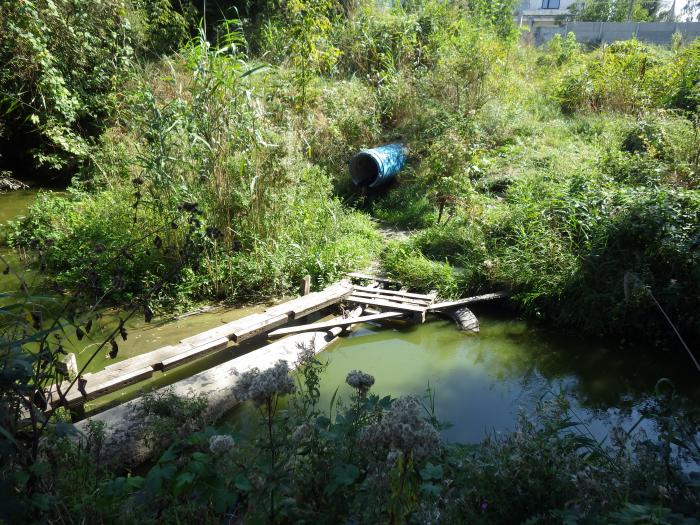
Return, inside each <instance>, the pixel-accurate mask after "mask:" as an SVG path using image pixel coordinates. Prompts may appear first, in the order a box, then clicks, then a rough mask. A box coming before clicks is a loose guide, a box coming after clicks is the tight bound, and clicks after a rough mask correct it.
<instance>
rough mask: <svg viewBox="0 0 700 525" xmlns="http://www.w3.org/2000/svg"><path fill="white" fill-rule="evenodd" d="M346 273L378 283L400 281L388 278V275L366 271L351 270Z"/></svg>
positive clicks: (353, 277) (395, 282) (349, 275)
mask: <svg viewBox="0 0 700 525" xmlns="http://www.w3.org/2000/svg"><path fill="white" fill-rule="evenodd" d="M346 275H347V276H348V277H351V278H352V279H365V280H368V281H377V282H378V283H387V284H399V282H398V281H394V280H393V279H387V278H386V277H379V276H377V275H369V274H366V273H360V272H351V273H348V274H346Z"/></svg>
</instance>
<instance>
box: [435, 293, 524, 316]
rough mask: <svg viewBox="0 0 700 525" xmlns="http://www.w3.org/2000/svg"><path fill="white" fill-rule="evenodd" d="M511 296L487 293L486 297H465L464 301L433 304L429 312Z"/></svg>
mask: <svg viewBox="0 0 700 525" xmlns="http://www.w3.org/2000/svg"><path fill="white" fill-rule="evenodd" d="M509 296H510V293H508V292H494V293H487V294H484V295H475V296H473V297H465V298H464V299H458V300H457V301H447V302H443V303H435V304H431V305H430V306H428V310H429V311H431V312H432V311H434V310H444V309H446V308H455V307H457V306H464V305H467V304H470V303H477V302H479V301H492V300H494V299H503V298H505V297H509Z"/></svg>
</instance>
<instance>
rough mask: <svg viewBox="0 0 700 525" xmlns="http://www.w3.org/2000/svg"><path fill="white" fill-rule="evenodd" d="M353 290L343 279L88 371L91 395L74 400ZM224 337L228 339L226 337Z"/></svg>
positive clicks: (270, 325)
mask: <svg viewBox="0 0 700 525" xmlns="http://www.w3.org/2000/svg"><path fill="white" fill-rule="evenodd" d="M350 293H352V285H351V284H350V283H349V282H348V281H340V282H337V283H334V284H332V285H330V286H328V287H327V288H325V289H324V290H321V291H319V292H313V293H311V294H309V295H307V296H305V297H298V298H296V299H292V300H291V301H287V302H286V303H282V304H280V305H276V306H273V307H271V308H268V309H267V310H266V311H265V312H263V313H256V314H252V315H248V316H245V317H242V318H240V319H236V320H234V321H231V322H229V323H226V324H224V325H221V326H217V327H216V328H212V329H210V330H207V331H205V332H201V333H199V334H196V335H193V336H191V337H187V338H185V339H182V340H181V341H180V343H179V344H177V345H168V346H164V347H162V348H159V349H157V350H154V351H152V352H148V353H145V354H142V355H139V356H134V357H132V358H129V359H124V360H122V361H119V362H117V363H113V364H111V365H109V366H107V367H106V368H105V369H104V370H102V371H100V372H96V373H93V374H85V375H84V376H83V379H86V380H87V381H88V383H87V385H86V389H87V391H88V392H89V394H90V397H87V398H86V397H85V396H82V394H80V392H79V391H78V390H77V388H75V387H74V389H75V392H76V393H75V394H74V390H71V392H70V393H69V396H71V403H75V404H79V403H81V402H84V401H87V400H88V399H93V398H94V397H99V396H100V395H103V394H104V393H109V392H112V391H114V390H117V389H119V388H121V387H122V386H126V385H128V384H133V383H135V382H137V381H140V380H143V379H147V378H148V377H151V375H152V373H153V371H154V370H161V369H166V368H167V369H172V368H175V367H176V366H178V365H181V364H185V363H187V362H189V361H192V360H194V359H197V358H198V357H202V356H204V355H207V354H209V353H211V352H215V351H217V350H220V349H222V348H224V347H225V346H226V343H227V342H228V340H229V339H233V340H234V341H236V342H240V341H244V340H246V339H249V338H251V337H254V336H255V335H258V334H261V333H264V332H265V331H267V330H272V329H274V328H277V327H278V326H280V325H282V324H284V323H286V322H288V321H289V320H290V319H291V318H292V317H293V316H298V317H303V316H304V315H308V314H309V313H313V312H316V311H318V310H321V309H323V308H326V307H327V306H330V305H332V304H336V303H338V302H340V300H341V299H343V298H344V297H346V296H348V295H350ZM224 338H225V339H226V341H224V340H223V339H224ZM69 384H70V382H64V383H62V384H61V386H62V387H63V390H65V388H67V387H68V385H69ZM56 391H57V390H56V388H55V387H53V386H52V387H51V388H50V393H51V394H54V395H55V393H56Z"/></svg>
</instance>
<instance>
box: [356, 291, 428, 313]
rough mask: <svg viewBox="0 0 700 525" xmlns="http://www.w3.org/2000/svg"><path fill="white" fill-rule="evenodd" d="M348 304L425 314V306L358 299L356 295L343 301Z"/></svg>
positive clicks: (365, 298)
mask: <svg viewBox="0 0 700 525" xmlns="http://www.w3.org/2000/svg"><path fill="white" fill-rule="evenodd" d="M345 300H346V301H348V302H350V303H357V304H367V305H370V306H379V307H381V308H390V309H393V310H397V311H399V312H409V313H421V312H425V310H426V308H427V307H426V306H416V305H414V304H405V303H398V302H396V301H389V300H384V299H368V298H367V297H358V296H356V295H351V296H350V297H347V298H346V299H345Z"/></svg>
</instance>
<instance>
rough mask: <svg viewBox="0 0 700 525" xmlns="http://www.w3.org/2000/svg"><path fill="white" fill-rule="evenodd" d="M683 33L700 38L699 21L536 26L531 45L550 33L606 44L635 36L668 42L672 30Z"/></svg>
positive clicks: (642, 39)
mask: <svg viewBox="0 0 700 525" xmlns="http://www.w3.org/2000/svg"><path fill="white" fill-rule="evenodd" d="M675 32H679V33H680V34H681V35H683V41H684V42H689V41H691V40H694V39H695V38H697V37H700V22H621V23H618V22H570V23H567V24H564V25H561V26H556V27H538V28H536V29H535V31H534V39H535V45H538V46H541V45H542V44H545V43H546V42H548V41H549V40H551V39H552V38H554V35H562V36H566V35H567V34H568V33H573V34H574V35H576V40H577V41H578V42H581V43H584V44H599V43H610V42H615V41H617V40H631V39H632V38H636V39H637V40H641V41H643V42H648V43H650V44H658V45H669V44H670V43H671V37H672V35H673V33H675Z"/></svg>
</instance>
